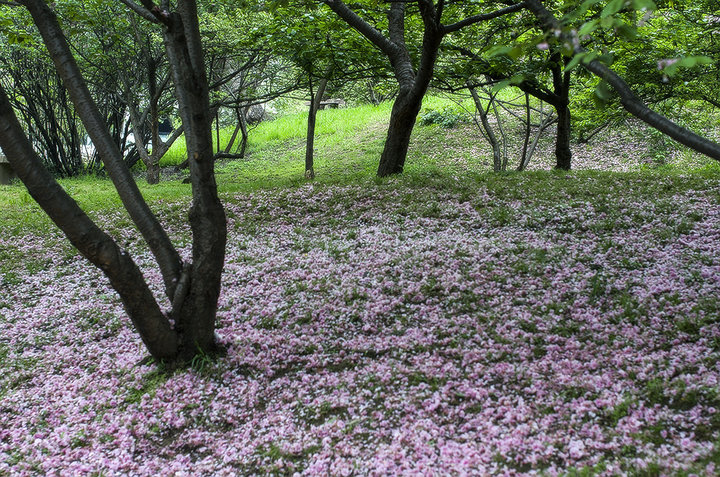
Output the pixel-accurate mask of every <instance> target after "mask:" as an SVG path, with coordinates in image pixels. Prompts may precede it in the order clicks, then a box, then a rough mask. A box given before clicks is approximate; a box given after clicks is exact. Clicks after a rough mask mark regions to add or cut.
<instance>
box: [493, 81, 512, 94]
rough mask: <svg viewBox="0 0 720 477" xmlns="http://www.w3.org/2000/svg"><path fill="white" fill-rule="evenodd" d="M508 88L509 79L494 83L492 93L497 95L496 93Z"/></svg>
mask: <svg viewBox="0 0 720 477" xmlns="http://www.w3.org/2000/svg"><path fill="white" fill-rule="evenodd" d="M508 86H510V80H509V79H506V80H502V81H500V82H499V83H496V84H495V86H493V87H492V92H493V93H497V92H498V91H500V90H502V89H505V88H507V87H508Z"/></svg>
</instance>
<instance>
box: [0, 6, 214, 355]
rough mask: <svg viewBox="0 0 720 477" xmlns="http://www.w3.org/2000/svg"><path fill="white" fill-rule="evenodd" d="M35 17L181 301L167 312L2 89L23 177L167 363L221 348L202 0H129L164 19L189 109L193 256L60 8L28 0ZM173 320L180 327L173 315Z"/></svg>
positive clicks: (173, 298) (0, 126)
mask: <svg viewBox="0 0 720 477" xmlns="http://www.w3.org/2000/svg"><path fill="white" fill-rule="evenodd" d="M19 3H21V4H22V5H24V6H25V7H26V8H27V9H28V11H29V12H30V14H31V15H32V17H33V21H34V22H35V24H36V26H37V27H38V29H39V31H40V32H41V35H42V37H43V41H44V42H45V45H46V46H47V48H48V51H49V52H50V56H51V57H52V59H53V62H54V63H55V66H56V68H57V70H58V74H59V75H60V77H61V78H62V79H63V82H64V84H65V87H66V88H67V89H68V92H69V93H70V96H71V99H72V101H73V103H74V104H75V107H76V109H77V111H78V115H79V116H80V118H81V119H82V121H83V123H84V125H85V128H86V129H87V131H88V133H89V134H90V136H91V138H92V140H93V143H94V144H95V145H96V147H97V149H98V152H99V154H100V156H101V157H102V160H103V162H104V164H105V168H106V170H107V171H108V174H109V176H110V179H111V180H112V181H113V183H114V185H115V187H116V189H117V191H118V193H119V195H120V198H121V200H122V202H123V205H124V206H125V208H126V209H127V210H128V212H129V214H130V217H131V218H132V220H133V222H134V223H135V225H136V226H137V228H138V229H139V231H140V233H141V234H142V236H143V237H144V239H145V241H146V242H147V243H148V245H149V247H150V250H151V251H152V253H153V255H154V256H155V259H156V261H157V263H158V265H159V267H160V270H161V273H162V276H163V281H164V283H165V292H166V294H167V296H168V299H169V300H170V302H171V303H172V311H171V313H170V316H166V315H165V314H164V313H163V312H162V310H161V309H160V306H159V305H158V302H157V301H156V299H155V297H154V296H153V295H152V293H151V291H150V289H149V287H148V285H147V284H146V282H145V281H144V279H143V277H142V274H141V273H140V271H139V269H138V267H137V265H136V264H135V263H134V261H133V260H132V258H131V257H130V256H129V255H128V254H127V252H125V251H124V250H122V249H120V248H119V247H118V245H117V243H115V242H114V241H113V240H112V239H111V238H110V237H109V236H108V235H107V234H105V233H104V232H102V231H101V230H100V229H99V228H98V227H97V226H96V225H95V224H94V223H93V222H92V220H91V219H89V218H88V217H87V215H86V214H85V213H84V212H83V211H82V210H81V209H80V208H79V207H78V205H77V204H76V203H75V202H74V201H73V200H72V198H70V197H69V196H68V195H67V194H66V193H65V192H64V191H63V189H62V188H61V187H60V186H59V185H58V184H57V182H55V180H54V179H53V177H52V176H51V175H50V174H49V173H48V172H47V171H46V170H45V169H44V168H43V167H42V164H41V162H40V160H39V159H38V157H37V154H36V153H35V152H34V151H33V149H32V146H31V144H30V142H29V141H28V139H27V137H26V136H25V133H24V131H23V130H22V128H21V126H20V124H19V122H18V121H17V118H16V117H15V113H14V111H13V109H12V107H11V106H10V104H9V101H8V97H7V94H6V93H5V91H4V90H0V147H2V149H3V151H4V152H5V154H6V155H7V156H8V159H9V160H10V162H11V164H12V166H13V168H14V169H15V170H16V171H17V174H18V177H19V178H20V179H21V180H22V181H23V183H25V185H26V186H27V188H28V190H29V192H30V194H31V195H32V196H33V197H34V198H35V200H37V202H38V203H39V204H40V205H41V207H42V208H43V210H45V212H46V213H47V214H48V215H49V216H50V218H51V219H52V220H53V221H54V222H55V223H56V224H57V225H58V226H59V227H60V228H61V229H62V230H63V232H64V233H65V234H66V236H67V237H68V238H69V239H70V241H71V242H72V243H73V245H75V246H76V247H77V248H78V250H79V251H80V252H81V253H82V254H83V255H84V256H85V257H87V258H88V259H89V260H90V261H91V262H92V263H93V264H95V265H96V266H98V267H99V268H100V269H101V270H102V271H103V272H104V273H105V274H106V275H107V276H108V278H109V279H110V283H111V284H112V286H113V288H115V290H116V291H117V292H118V294H119V295H120V298H121V300H122V302H123V304H124V306H125V309H126V311H127V313H128V315H129V316H130V318H131V320H132V322H133V324H134V325H135V327H136V329H137V331H138V333H139V334H140V336H141V338H142V340H143V342H144V343H145V345H146V347H147V349H148V350H149V352H150V354H151V355H152V356H153V357H154V358H155V359H157V360H163V361H165V362H168V363H181V362H187V361H189V360H190V359H191V358H192V357H193V356H194V355H195V354H196V353H198V352H200V353H212V352H214V351H215V350H216V347H217V345H216V342H215V333H214V330H215V317H216V310H217V300H218V296H219V293H220V275H221V272H222V266H223V263H224V257H225V241H226V222H225V213H224V209H223V207H222V204H221V203H220V200H219V198H218V196H217V186H216V183H215V177H214V159H213V151H212V140H211V129H210V127H211V123H212V115H211V113H210V107H209V97H208V87H207V78H206V76H205V67H204V62H203V61H204V60H203V53H202V45H201V42H200V31H199V24H198V17H197V7H196V4H195V1H194V0H180V1H179V2H178V4H177V10H176V11H173V12H168V11H165V10H161V9H160V8H159V7H157V6H155V5H154V4H153V3H152V1H143V5H144V6H140V5H137V4H135V3H133V2H131V1H129V0H128V1H125V2H124V3H126V4H128V5H130V6H131V7H132V8H133V10H135V11H136V12H137V13H139V14H141V15H142V16H143V17H144V18H146V19H147V20H150V21H152V22H153V23H158V24H162V25H163V34H164V36H165V45H166V50H167V54H168V57H169V61H170V67H171V70H172V72H173V78H174V83H175V89H176V96H177V99H178V102H179V104H180V115H181V117H182V120H183V126H184V129H185V134H186V140H187V150H188V154H189V158H190V161H189V162H190V172H191V181H192V190H193V205H192V207H191V210H190V217H189V220H190V225H191V229H192V233H193V250H192V262H191V263H183V262H182V260H181V259H180V256H179V254H178V252H177V250H176V249H175V248H174V247H173V245H172V243H171V242H170V240H169V238H168V236H167V234H166V232H165V231H164V229H163V228H162V227H161V226H160V224H159V222H158V220H157V218H156V217H155V216H154V215H153V213H152V212H151V211H150V209H149V208H148V206H147V204H146V203H145V201H144V200H143V198H142V196H141V194H140V191H139V190H138V188H137V185H136V184H135V182H134V180H133V178H132V175H131V174H130V172H129V170H128V168H127V166H126V165H125V163H124V162H123V160H122V156H121V154H120V151H119V150H118V148H117V146H116V145H115V144H114V143H113V141H112V139H111V138H110V135H109V133H108V130H107V128H106V126H105V125H104V122H103V120H102V117H101V116H100V114H99V112H98V110H97V107H96V105H95V103H94V101H93V100H92V98H91V97H90V94H89V91H88V89H87V86H86V85H85V82H84V80H83V78H82V76H81V75H80V72H79V70H78V67H77V64H76V63H75V60H74V58H73V56H72V54H71V53H70V48H69V46H68V44H67V41H66V40H65V37H64V35H63V33H62V31H61V29H60V26H59V25H58V22H57V18H56V16H55V14H54V12H53V11H52V9H51V8H50V7H49V6H48V5H47V4H46V3H45V2H44V1H43V0H21V1H20V2H19ZM171 319H172V320H173V321H174V325H173V324H172V322H171Z"/></svg>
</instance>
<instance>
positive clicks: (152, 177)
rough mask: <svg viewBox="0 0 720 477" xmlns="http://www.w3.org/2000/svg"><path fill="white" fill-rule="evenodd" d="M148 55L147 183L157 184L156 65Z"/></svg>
mask: <svg viewBox="0 0 720 477" xmlns="http://www.w3.org/2000/svg"><path fill="white" fill-rule="evenodd" d="M147 56H148V58H149V59H148V93H149V94H150V141H151V142H150V144H152V152H151V153H150V157H149V161H148V162H147V163H146V164H145V165H146V166H147V176H146V179H147V183H148V184H157V183H159V182H160V154H161V151H160V147H161V146H160V144H161V143H160V112H159V110H158V101H159V97H158V96H157V65H156V64H155V60H153V59H152V58H150V52H149V51H148V53H147Z"/></svg>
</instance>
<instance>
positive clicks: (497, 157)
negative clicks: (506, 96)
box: [466, 81, 502, 172]
mask: <svg viewBox="0 0 720 477" xmlns="http://www.w3.org/2000/svg"><path fill="white" fill-rule="evenodd" d="M466 84H467V86H468V90H469V91H470V95H471V96H472V99H473V102H474V103H475V109H476V110H477V112H478V114H479V115H480V121H481V124H482V128H483V129H484V130H485V134H484V136H485V138H486V139H487V140H488V142H489V143H490V147H492V151H493V171H494V172H500V169H501V168H502V152H501V150H500V142H499V141H498V140H497V137H496V136H495V131H493V128H492V126H491V125H490V121H489V120H488V110H486V109H485V107H484V106H483V104H482V101H481V100H480V96H479V95H478V94H477V90H476V89H475V88H474V87H473V86H472V85H471V84H470V82H469V81H468V82H466ZM493 99H494V98H493V96H490V103H492V101H493ZM489 107H490V105H488V108H489ZM475 121H476V123H477V119H476V120H475Z"/></svg>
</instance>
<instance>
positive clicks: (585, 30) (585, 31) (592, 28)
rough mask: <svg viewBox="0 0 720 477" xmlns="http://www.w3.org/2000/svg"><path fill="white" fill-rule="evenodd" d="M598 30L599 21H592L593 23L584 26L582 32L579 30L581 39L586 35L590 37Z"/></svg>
mask: <svg viewBox="0 0 720 477" xmlns="http://www.w3.org/2000/svg"><path fill="white" fill-rule="evenodd" d="M597 28H598V20H597V19H595V20H591V21H589V22H587V23H585V24H583V26H581V27H580V30H578V35H580V36H581V37H582V36H585V35H589V34H590V33H592V32H594V31H595V30H597Z"/></svg>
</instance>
